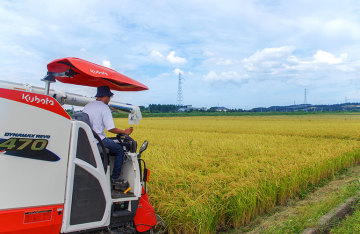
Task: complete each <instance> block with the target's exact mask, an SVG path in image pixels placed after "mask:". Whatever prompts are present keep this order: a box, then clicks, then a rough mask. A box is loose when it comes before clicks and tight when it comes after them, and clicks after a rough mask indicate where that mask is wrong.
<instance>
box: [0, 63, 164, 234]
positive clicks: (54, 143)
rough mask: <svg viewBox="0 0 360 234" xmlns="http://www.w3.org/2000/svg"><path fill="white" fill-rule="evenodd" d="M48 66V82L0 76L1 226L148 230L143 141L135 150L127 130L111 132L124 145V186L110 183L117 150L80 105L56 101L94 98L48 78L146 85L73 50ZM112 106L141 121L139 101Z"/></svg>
mask: <svg viewBox="0 0 360 234" xmlns="http://www.w3.org/2000/svg"><path fill="white" fill-rule="evenodd" d="M47 68H48V73H47V75H46V76H45V77H44V78H43V79H42V80H43V81H45V88H39V87H32V86H30V85H23V84H18V83H11V82H6V81H0V107H1V114H0V120H1V124H0V185H1V192H0V233H8V234H10V233H11V234H15V233H21V234H26V233H41V234H43V233H49V234H50V233H51V234H55V233H56V234H58V233H81V232H89V231H95V230H103V229H105V230H112V232H117V233H119V232H124V233H134V232H144V231H148V230H150V229H151V228H152V227H154V226H155V225H156V223H157V217H156V215H155V212H154V209H153V207H152V206H151V205H150V203H149V199H148V196H147V193H146V182H147V181H148V180H149V176H150V170H149V169H147V168H146V166H145V161H144V160H143V159H141V153H142V152H143V151H144V150H145V149H146V147H147V141H145V142H144V143H143V145H142V146H141V148H140V150H139V152H138V153H137V152H136V150H137V143H136V141H134V140H133V139H132V138H131V137H130V136H128V135H120V134H119V135H117V136H116V137H114V138H112V139H113V140H114V141H115V142H117V143H118V144H120V145H122V146H123V148H124V152H125V153H124V163H123V166H122V173H121V178H122V179H124V180H127V181H128V182H129V186H128V187H121V186H119V185H116V186H113V185H111V182H110V175H111V171H112V164H113V161H114V157H112V155H109V153H108V150H107V149H106V148H105V147H104V145H103V144H102V142H101V140H100V138H98V136H97V134H96V133H94V132H93V131H92V129H91V128H90V126H89V123H87V120H86V116H85V117H84V116H83V114H84V113H80V114H79V113H77V114H74V115H73V118H71V117H70V116H69V115H68V114H67V113H66V112H65V110H64V109H63V107H62V106H61V105H64V104H68V105H76V106H84V105H86V104H87V103H89V102H91V101H94V100H95V99H94V98H88V97H84V96H81V95H77V94H72V93H67V92H56V91H54V90H52V89H50V84H51V83H53V82H56V80H57V81H60V82H63V83H69V84H75V85H83V86H91V87H99V86H103V85H107V86H109V87H110V89H111V90H117V91H141V90H147V89H148V88H147V87H146V86H145V85H143V84H141V83H139V82H137V81H135V80H132V79H130V78H129V77H126V76H124V75H122V74H120V73H118V72H116V71H114V70H112V69H109V68H106V67H103V66H100V65H97V64H93V63H90V62H87V61H85V60H82V59H78V58H63V59H57V60H54V61H52V62H51V63H49V64H48V65H47ZM109 106H110V108H111V109H113V110H118V111H121V112H125V113H128V114H129V124H139V122H140V120H141V113H140V110H139V108H138V107H136V106H133V105H130V104H124V103H118V102H110V103H109ZM85 115H86V114H85ZM95 138H96V139H98V140H100V144H99V145H98V144H96V141H95ZM151 230H152V229H151ZM151 230H150V231H151Z"/></svg>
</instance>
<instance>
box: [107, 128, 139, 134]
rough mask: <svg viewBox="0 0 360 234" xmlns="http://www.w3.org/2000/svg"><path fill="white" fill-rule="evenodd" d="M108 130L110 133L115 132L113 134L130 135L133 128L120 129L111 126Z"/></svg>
mask: <svg viewBox="0 0 360 234" xmlns="http://www.w3.org/2000/svg"><path fill="white" fill-rule="evenodd" d="M108 131H109V132H111V133H115V134H127V135H130V134H131V133H132V131H133V129H132V128H128V129H125V130H121V129H118V128H113V129H110V130H108Z"/></svg>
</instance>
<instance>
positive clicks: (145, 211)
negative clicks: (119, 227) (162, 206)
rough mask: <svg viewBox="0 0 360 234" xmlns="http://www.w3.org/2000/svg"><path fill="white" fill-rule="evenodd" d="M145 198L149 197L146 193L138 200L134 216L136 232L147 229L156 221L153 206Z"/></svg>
mask: <svg viewBox="0 0 360 234" xmlns="http://www.w3.org/2000/svg"><path fill="white" fill-rule="evenodd" d="M143 191H144V190H143ZM145 199H147V200H148V199H149V198H148V196H147V194H146V193H145V194H144V195H142V196H141V198H140V200H139V205H138V208H137V210H136V214H135V218H134V223H135V227H136V230H137V231H138V232H145V231H148V230H150V229H151V228H152V227H153V226H155V224H156V223H157V220H156V215H155V211H154V208H153V207H152V206H151V204H150V203H149V202H148V201H146V200H145Z"/></svg>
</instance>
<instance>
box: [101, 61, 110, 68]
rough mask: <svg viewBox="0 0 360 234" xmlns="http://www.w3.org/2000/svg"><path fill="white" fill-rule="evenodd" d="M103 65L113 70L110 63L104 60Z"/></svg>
mask: <svg viewBox="0 0 360 234" xmlns="http://www.w3.org/2000/svg"><path fill="white" fill-rule="evenodd" d="M102 65H103V66H104V67H107V68H111V64H110V61H107V60H103V61H102Z"/></svg>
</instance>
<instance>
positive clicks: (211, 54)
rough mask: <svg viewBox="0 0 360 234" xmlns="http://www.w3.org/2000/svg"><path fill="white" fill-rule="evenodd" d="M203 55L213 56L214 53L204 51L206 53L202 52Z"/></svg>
mask: <svg viewBox="0 0 360 234" xmlns="http://www.w3.org/2000/svg"><path fill="white" fill-rule="evenodd" d="M204 55H206V56H213V55H214V53H213V52H210V51H207V50H206V51H204Z"/></svg>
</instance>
